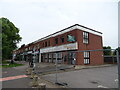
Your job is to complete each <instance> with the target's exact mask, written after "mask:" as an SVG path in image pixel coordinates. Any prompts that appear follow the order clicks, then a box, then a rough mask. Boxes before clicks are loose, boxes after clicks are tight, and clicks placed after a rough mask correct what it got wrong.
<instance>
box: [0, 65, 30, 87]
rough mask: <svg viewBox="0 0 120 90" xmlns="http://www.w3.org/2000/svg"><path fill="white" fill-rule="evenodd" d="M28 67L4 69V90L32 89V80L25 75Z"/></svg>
mask: <svg viewBox="0 0 120 90" xmlns="http://www.w3.org/2000/svg"><path fill="white" fill-rule="evenodd" d="M26 67H27V66H26V65H24V66H19V67H12V68H2V78H1V79H0V80H1V81H2V88H30V86H29V85H28V83H29V82H31V79H30V78H28V76H27V75H25V68H26Z"/></svg>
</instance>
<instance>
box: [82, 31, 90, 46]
mask: <svg viewBox="0 0 120 90" xmlns="http://www.w3.org/2000/svg"><path fill="white" fill-rule="evenodd" d="M83 43H85V44H88V43H89V33H88V32H83Z"/></svg>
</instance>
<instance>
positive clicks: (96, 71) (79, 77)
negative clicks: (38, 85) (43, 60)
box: [43, 65, 118, 88]
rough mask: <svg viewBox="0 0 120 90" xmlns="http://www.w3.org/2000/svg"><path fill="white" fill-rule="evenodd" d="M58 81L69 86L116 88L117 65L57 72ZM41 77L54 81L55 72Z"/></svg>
mask: <svg viewBox="0 0 120 90" xmlns="http://www.w3.org/2000/svg"><path fill="white" fill-rule="evenodd" d="M57 76H58V82H59V83H67V84H68V85H67V87H69V88H117V87H118V79H117V77H118V72H117V65H114V66H110V67H100V68H90V69H82V70H76V71H71V72H64V73H59V74H58V75H57ZM43 78H45V79H46V80H49V81H51V82H53V83H55V74H49V75H44V76H43Z"/></svg>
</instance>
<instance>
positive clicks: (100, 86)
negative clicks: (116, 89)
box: [98, 85, 108, 88]
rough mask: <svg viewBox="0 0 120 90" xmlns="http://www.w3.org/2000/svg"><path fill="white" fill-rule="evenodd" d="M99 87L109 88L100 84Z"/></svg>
mask: <svg viewBox="0 0 120 90" xmlns="http://www.w3.org/2000/svg"><path fill="white" fill-rule="evenodd" d="M98 88H108V87H105V86H103V85H98Z"/></svg>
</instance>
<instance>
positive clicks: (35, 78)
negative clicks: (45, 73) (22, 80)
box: [32, 75, 38, 87]
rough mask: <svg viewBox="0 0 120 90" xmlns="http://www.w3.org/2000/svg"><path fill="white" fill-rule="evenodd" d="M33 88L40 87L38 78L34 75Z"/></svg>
mask: <svg viewBox="0 0 120 90" xmlns="http://www.w3.org/2000/svg"><path fill="white" fill-rule="evenodd" d="M32 86H33V87H37V86H38V76H37V75H34V78H33V81H32Z"/></svg>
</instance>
